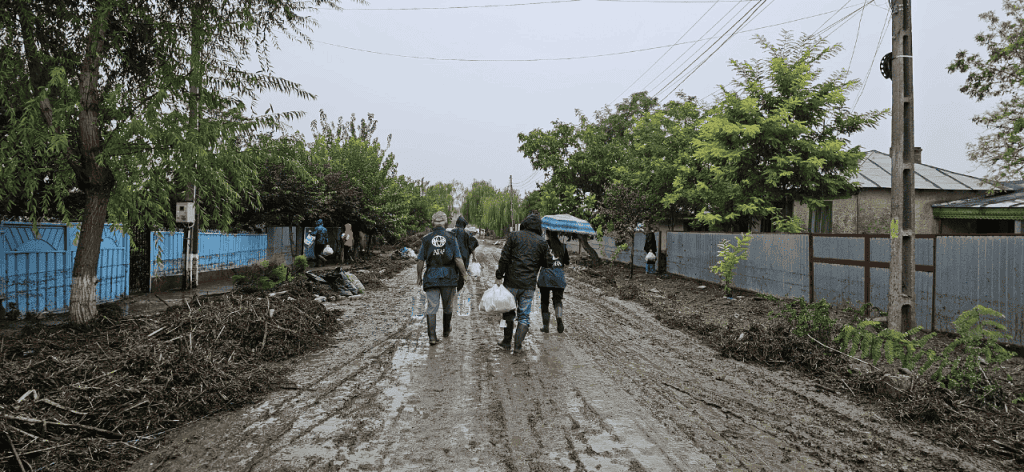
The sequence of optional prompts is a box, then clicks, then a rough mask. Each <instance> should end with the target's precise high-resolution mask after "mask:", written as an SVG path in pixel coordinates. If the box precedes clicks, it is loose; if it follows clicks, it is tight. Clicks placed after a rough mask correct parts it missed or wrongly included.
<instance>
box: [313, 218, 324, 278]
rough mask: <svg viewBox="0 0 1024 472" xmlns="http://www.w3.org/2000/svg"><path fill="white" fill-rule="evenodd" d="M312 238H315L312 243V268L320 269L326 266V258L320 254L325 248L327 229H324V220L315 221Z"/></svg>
mask: <svg viewBox="0 0 1024 472" xmlns="http://www.w3.org/2000/svg"><path fill="white" fill-rule="evenodd" d="M313 236H314V237H315V238H316V241H315V242H314V243H313V259H314V260H313V265H314V267H320V266H322V265H326V264H327V258H325V257H324V256H323V254H322V253H323V252H324V248H325V247H327V228H326V227H324V220H316V227H315V228H313Z"/></svg>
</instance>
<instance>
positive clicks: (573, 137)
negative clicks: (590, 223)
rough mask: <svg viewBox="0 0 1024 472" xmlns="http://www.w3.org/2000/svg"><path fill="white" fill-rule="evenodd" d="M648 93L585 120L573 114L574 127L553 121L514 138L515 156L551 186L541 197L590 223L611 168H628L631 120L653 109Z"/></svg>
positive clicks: (630, 98) (607, 108)
mask: <svg viewBox="0 0 1024 472" xmlns="http://www.w3.org/2000/svg"><path fill="white" fill-rule="evenodd" d="M657 106H658V103H657V99H656V98H653V97H650V96H648V95H647V92H639V93H635V94H633V95H631V96H629V97H628V98H626V99H624V100H623V101H622V102H621V103H618V104H616V105H615V108H611V107H605V108H603V109H601V110H598V111H597V112H596V113H594V118H593V119H591V118H588V117H587V116H586V115H584V114H583V113H582V112H580V111H579V110H577V111H576V116H577V119H578V124H570V123H564V122H561V121H558V120H556V121H553V122H552V123H551V124H552V125H553V127H552V128H551V129H550V130H541V129H534V130H533V131H530V132H529V133H519V135H518V136H519V143H520V146H519V151H520V152H522V153H523V156H525V157H526V158H527V159H529V160H530V163H531V164H532V165H533V168H534V169H538V170H543V171H544V173H545V176H546V177H547V181H548V182H550V185H547V186H546V195H547V196H548V197H549V198H553V199H555V200H556V201H557V204H556V205H554V206H555V207H556V208H559V209H566V210H568V211H565V213H570V214H572V215H574V216H577V217H580V218H584V219H587V220H592V219H593V218H594V217H595V216H597V211H598V208H599V205H600V202H601V192H602V191H603V190H604V187H605V185H608V184H609V183H610V182H611V181H612V180H613V179H614V169H615V168H616V166H623V165H625V166H627V167H628V166H629V165H630V164H629V163H630V162H631V160H630V157H631V155H632V148H633V134H632V133H631V130H632V127H633V121H634V120H635V119H637V118H638V117H641V116H644V115H646V114H648V113H650V112H651V111H652V110H654V109H655V108H657Z"/></svg>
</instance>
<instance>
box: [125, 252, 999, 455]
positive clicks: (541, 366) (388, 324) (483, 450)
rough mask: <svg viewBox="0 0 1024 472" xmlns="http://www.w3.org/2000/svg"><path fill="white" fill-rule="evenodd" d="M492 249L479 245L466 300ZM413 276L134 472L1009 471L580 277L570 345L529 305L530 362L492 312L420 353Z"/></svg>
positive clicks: (569, 312) (360, 307)
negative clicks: (505, 341)
mask: <svg viewBox="0 0 1024 472" xmlns="http://www.w3.org/2000/svg"><path fill="white" fill-rule="evenodd" d="M499 251H500V248H497V247H494V246H490V245H487V244H485V245H483V246H481V248H480V249H479V250H478V252H479V254H478V256H479V260H480V262H481V263H483V266H484V270H483V276H482V277H481V278H480V279H479V280H477V281H475V283H472V284H470V285H469V287H470V289H471V290H472V291H473V293H474V294H475V297H474V299H475V300H478V299H479V296H480V295H481V294H482V293H483V291H484V290H485V289H486V288H487V287H488V286H490V284H493V282H494V277H493V273H494V266H495V263H496V260H497V257H498V255H499ZM414 281H415V274H414V272H413V268H412V267H410V268H409V269H408V270H406V271H404V272H402V273H401V274H400V275H399V276H398V277H396V278H393V279H391V280H388V281H387V282H386V288H385V289H381V290H375V291H373V292H372V293H368V294H367V295H365V296H363V297H360V298H356V299H348V300H344V301H342V302H338V303H337V305H338V306H345V313H344V314H341V315H340V317H341V321H342V323H343V325H344V327H343V329H342V331H341V334H340V335H339V337H338V339H337V342H336V343H335V344H334V345H333V346H332V347H330V348H328V349H326V350H323V351H321V352H319V353H317V354H314V355H311V356H307V357H303V358H299V359H298V360H296V361H294V362H293V364H292V366H293V368H294V373H293V374H292V375H291V380H292V381H293V382H294V383H295V385H296V386H297V388H296V389H288V390H281V391H278V392H276V393H274V394H272V395H271V396H270V397H269V398H268V399H267V400H266V401H265V402H263V403H262V404H259V405H256V406H253V407H249V408H245V409H242V410H239V411H237V412H232V413H226V414H223V415H220V416H217V417H214V418H211V419H208V420H205V421H201V422H198V423H195V424H192V425H190V426H188V427H185V428H182V429H180V430H178V431H176V432H175V433H174V435H173V437H171V438H169V439H168V440H166V441H164V442H163V443H162V444H161V446H160V447H159V448H158V449H157V450H156V451H155V452H152V453H151V454H149V455H147V456H144V457H143V458H142V459H140V460H139V461H138V462H137V463H136V464H135V467H134V469H133V470H138V471H172V470H180V471H194V470H218V471H221V470H223V471H235V470H239V471H241V470H244V471H306V470H325V471H330V470H369V471H421V470H444V471H502V470H507V471H549V470H550V471H562V470H565V471H597V470H599V471H673V470H767V471H775V470H856V471H862V470H1003V469H1002V468H1001V464H999V463H997V462H994V461H992V462H989V461H987V460H986V459H984V458H978V457H974V456H969V455H964V454H962V453H960V452H957V451H950V450H948V449H945V448H940V447H936V446H934V445H933V444H932V443H931V442H929V441H926V440H924V439H921V438H920V437H918V436H917V435H915V433H914V432H913V431H908V430H905V429H904V427H903V426H901V425H899V424H894V423H892V422H890V421H887V420H885V419H883V418H880V417H878V416H877V415H875V414H874V413H871V412H869V411H866V410H864V409H862V408H861V407H859V406H858V405H856V404H853V403H851V402H849V401H847V400H845V399H843V398H841V397H838V396H835V395H833V394H832V393H831V392H830V391H829V390H828V389H822V388H819V387H818V386H816V385H815V384H814V382H813V381H812V380H802V379H800V378H795V376H793V375H792V374H787V373H785V372H781V371H772V370H768V369H765V368H763V367H759V366H753V365H747V364H743V363H740V362H737V361H733V360H729V359H724V358H722V357H721V356H718V355H716V354H715V353H714V352H712V351H711V350H710V349H708V348H707V347H705V346H703V345H702V344H700V343H699V342H697V341H696V340H695V339H693V338H692V337H690V336H688V335H687V334H685V333H683V332H681V331H677V330H672V329H668V328H666V327H665V326H663V325H662V324H661V323H660V322H658V321H657V320H656V319H655V318H654V316H653V315H652V314H651V313H650V312H648V311H647V310H646V309H645V308H644V307H642V306H640V305H638V304H635V303H632V302H626V301H621V300H619V299H617V298H614V297H610V296H606V295H605V294H604V293H603V292H602V291H601V290H599V289H597V288H595V287H593V286H591V285H588V284H586V283H584V282H582V281H579V280H576V279H575V278H572V277H570V280H569V289H567V290H566V300H565V313H566V315H565V316H566V332H565V333H562V334H558V333H555V332H554V329H552V332H551V333H541V332H540V331H539V328H540V324H541V322H540V313H539V303H538V304H537V305H538V306H537V307H536V308H535V313H534V314H533V317H532V320H533V323H534V325H533V327H532V328H531V331H530V335H529V336H528V337H527V341H526V353H525V355H523V356H512V355H511V354H510V353H509V352H508V351H503V350H502V349H501V348H499V347H498V346H497V344H496V343H497V341H498V340H499V339H500V337H501V330H500V329H499V328H498V321H499V317H498V316H497V315H496V314H484V313H473V315H472V316H469V317H455V319H454V323H453V324H454V330H453V332H452V334H451V336H450V337H448V338H444V339H443V340H442V342H441V343H440V344H438V345H436V346H430V345H429V344H428V343H427V337H426V328H425V326H424V324H423V322H422V321H421V320H414V319H413V318H411V317H410V301H409V298H410V297H409V294H410V293H412V291H413V290H415V287H414V286H413V284H414ZM438 324H439V325H440V320H438ZM438 330H439V331H440V326H439V327H438Z"/></svg>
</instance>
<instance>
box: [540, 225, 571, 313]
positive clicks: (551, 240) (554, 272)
mask: <svg viewBox="0 0 1024 472" xmlns="http://www.w3.org/2000/svg"><path fill="white" fill-rule="evenodd" d="M547 236H548V237H547V240H548V250H549V251H550V253H551V259H552V263H551V267H550V268H546V267H545V268H543V269H541V270H540V275H539V276H538V277H537V287H538V288H540V316H541V318H542V320H543V321H544V327H543V328H541V329H540V332H542V333H547V332H548V324H549V323H550V321H551V312H550V311H549V310H548V306H549V305H548V301H549V299H548V297H549V296H550V297H552V300H550V301H553V302H554V303H553V305H554V309H555V321H556V322H557V323H558V327H557V329H558V332H559V333H561V332H564V331H565V325H564V324H562V294H563V293H564V292H565V271H564V270H563V268H564V267H565V266H567V265H569V249H568V248H567V247H566V245H565V244H563V243H562V241H561V239H559V238H558V232H557V231H551V230H547Z"/></svg>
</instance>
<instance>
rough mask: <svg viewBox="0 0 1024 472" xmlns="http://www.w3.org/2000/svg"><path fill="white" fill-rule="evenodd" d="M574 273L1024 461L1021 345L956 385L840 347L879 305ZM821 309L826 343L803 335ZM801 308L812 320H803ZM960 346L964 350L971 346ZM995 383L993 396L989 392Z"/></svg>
mask: <svg viewBox="0 0 1024 472" xmlns="http://www.w3.org/2000/svg"><path fill="white" fill-rule="evenodd" d="M572 270H573V272H574V273H576V274H577V276H578V277H579V278H581V279H583V280H586V281H588V282H589V283H591V284H593V285H595V286H597V287H600V288H599V289H600V290H605V291H609V292H611V293H615V294H616V295H617V296H618V297H620V298H624V299H630V300H634V301H635V302H637V303H640V304H642V305H643V306H644V307H646V308H647V309H648V310H650V311H652V312H653V313H655V317H656V318H657V319H658V320H660V321H661V322H662V323H663V324H664V325H665V326H667V327H670V328H673V329H679V330H683V331H686V332H687V333H689V334H691V335H693V336H695V337H696V338H698V339H699V340H701V342H703V343H704V344H705V345H707V346H709V347H710V348H712V349H713V351H714V352H716V353H718V354H720V355H722V356H725V357H730V358H734V359H738V360H742V361H744V362H746V363H753V364H758V365H762V366H766V367H768V368H771V369H778V370H782V371H785V372H789V373H791V374H792V375H796V376H799V377H801V378H805V379H808V380H811V381H813V382H814V383H815V385H816V388H818V389H820V390H823V391H828V392H832V393H834V394H836V395H838V396H841V397H843V398H847V399H849V400H851V401H853V402H855V403H857V404H860V405H862V406H863V407H865V408H866V409H868V410H869V411H871V412H872V413H873V414H876V415H879V416H880V417H884V418H887V419H889V420H893V421H896V422H898V423H899V425H900V427H901V428H904V429H906V430H907V431H910V432H911V434H914V435H918V436H921V437H924V438H927V439H928V440H930V441H932V442H933V443H934V444H937V445H940V446H941V447H944V448H947V449H951V450H962V451H964V452H966V453H969V454H975V455H978V456H981V457H987V458H991V459H993V460H995V461H998V462H1000V463H1001V464H1002V465H1003V466H1005V467H1006V468H1007V469H1008V470H1019V469H1020V468H1024V410H1022V408H1024V404H1021V402H1020V401H1019V399H1020V398H1022V395H1024V358H1022V357H1021V354H1024V349H1021V348H1020V347H1019V346H1012V345H1004V347H1006V348H1008V349H1009V350H1010V351H1011V352H1015V353H1016V355H1015V356H1014V357H1011V358H1009V359H1007V360H1006V361H1004V362H1001V363H998V364H986V363H981V365H980V366H979V367H980V368H982V369H983V370H985V371H986V372H984V373H978V372H975V373H976V374H977V375H979V377H980V379H979V380H981V383H980V384H979V386H978V387H977V388H974V389H963V388H961V389H957V390H946V389H944V388H941V387H940V386H939V385H938V384H937V382H935V381H934V380H933V379H930V378H929V377H928V376H927V375H920V374H918V373H916V372H911V371H909V370H907V369H901V368H900V363H899V362H895V363H888V362H885V361H879V362H875V363H870V362H864V361H863V360H860V359H856V358H853V357H850V356H847V355H844V354H841V353H839V352H837V351H836V350H835V348H836V347H838V346H837V345H836V344H834V343H833V342H831V340H832V339H834V338H835V337H836V335H837V334H838V333H839V331H840V330H841V328H842V326H844V325H847V324H857V323H858V322H861V321H863V320H865V319H869V318H872V317H877V316H878V315H879V313H878V312H877V310H875V309H869V308H870V307H861V308H860V309H853V308H852V307H835V306H828V305H827V304H824V305H822V304H814V305H808V304H805V303H803V302H802V301H800V300H776V299H773V298H772V297H764V296H760V295H758V294H756V293H749V292H743V291H739V292H737V293H734V298H732V299H727V298H725V297H723V296H722V290H721V287H720V286H718V285H715V284H707V283H704V282H699V281H694V280H688V279H685V278H682V277H676V276H671V275H666V274H662V275H659V276H652V275H646V274H643V273H642V271H638V272H634V273H635V275H634V276H633V277H630V276H629V274H630V269H629V267H628V266H625V265H624V264H618V263H616V264H601V265H599V266H596V267H583V266H579V265H576V266H573V269H572ZM815 310H822V311H821V313H824V314H827V316H828V317H829V318H831V320H833V322H834V323H835V324H834V325H833V326H831V327H823V328H822V330H821V332H820V333H818V334H816V335H815V336H816V337H817V338H819V339H821V340H822V342H818V341H816V340H814V339H812V338H811V337H810V336H808V335H806V334H804V335H799V334H795V333H799V331H801V328H803V329H802V330H804V331H806V329H807V327H808V325H807V324H806V323H807V322H808V321H809V320H812V319H813V316H809V315H811V314H812V312H813V311H815ZM796 315H799V316H800V317H801V320H802V321H803V322H804V323H805V324H803V325H799V327H798V324H797V323H794V322H793V318H794V317H795V316H796ZM880 319H884V318H880ZM917 337H922V335H917ZM956 340H957V336H955V335H950V334H941V333H940V334H939V335H937V336H934V337H932V338H931V340H930V341H928V342H927V343H926V344H925V345H924V346H923V348H924V349H926V350H930V351H932V352H935V353H942V352H944V350H945V349H946V348H948V347H949V346H950V345H951V344H952V343H954V342H955V341H956ZM954 352H956V353H958V355H963V353H962V350H959V349H957V350H955V351H954ZM972 369H973V367H972ZM986 389H988V390H989V393H987V394H983V393H982V392H984V391H985V390H986ZM1015 399H1017V400H1016V401H1015Z"/></svg>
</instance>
